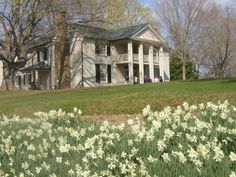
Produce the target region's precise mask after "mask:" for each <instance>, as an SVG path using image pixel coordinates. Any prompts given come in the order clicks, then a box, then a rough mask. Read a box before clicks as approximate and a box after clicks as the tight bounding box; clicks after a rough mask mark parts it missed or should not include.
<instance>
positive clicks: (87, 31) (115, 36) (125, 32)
mask: <svg viewBox="0 0 236 177" xmlns="http://www.w3.org/2000/svg"><path fill="white" fill-rule="evenodd" d="M69 26H70V28H72V29H73V30H71V31H73V32H75V31H77V32H78V33H80V34H81V35H82V36H84V37H88V38H92V39H101V40H108V41H116V40H121V39H130V38H132V37H135V36H136V35H137V34H139V33H141V32H142V31H143V30H144V29H146V28H148V27H149V29H150V30H151V31H152V32H153V33H154V35H156V36H157V37H158V38H159V39H160V40H161V42H164V39H163V38H162V37H161V36H160V35H159V34H158V33H157V32H156V31H155V30H154V29H153V28H152V27H151V25H150V24H148V23H145V24H140V25H136V26H131V27H126V28H121V29H117V30H113V31H109V30H106V29H103V28H99V27H93V26H88V25H82V24H69ZM71 34H72V33H71ZM72 36H73V35H72ZM52 40H53V35H49V36H43V37H41V38H39V39H38V40H36V41H34V42H33V43H32V48H37V47H40V46H44V45H46V44H48V43H50V42H52Z"/></svg>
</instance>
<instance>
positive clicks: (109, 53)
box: [107, 45, 111, 56]
mask: <svg viewBox="0 0 236 177" xmlns="http://www.w3.org/2000/svg"><path fill="white" fill-rule="evenodd" d="M107 56H111V47H110V45H108V46H107Z"/></svg>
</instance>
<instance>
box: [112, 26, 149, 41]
mask: <svg viewBox="0 0 236 177" xmlns="http://www.w3.org/2000/svg"><path fill="white" fill-rule="evenodd" d="M146 26H148V24H141V25H136V26H131V27H128V28H122V29H119V30H114V31H112V32H110V35H111V36H112V40H119V39H126V38H130V37H131V36H133V35H134V34H136V33H137V32H139V31H140V30H141V29H143V28H144V27H146Z"/></svg>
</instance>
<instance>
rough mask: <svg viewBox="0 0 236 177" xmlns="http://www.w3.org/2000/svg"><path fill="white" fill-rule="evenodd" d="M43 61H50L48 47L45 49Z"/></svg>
mask: <svg viewBox="0 0 236 177" xmlns="http://www.w3.org/2000/svg"><path fill="white" fill-rule="evenodd" d="M43 60H44V61H46V60H48V49H47V48H46V47H45V48H43Z"/></svg>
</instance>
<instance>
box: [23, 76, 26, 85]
mask: <svg viewBox="0 0 236 177" xmlns="http://www.w3.org/2000/svg"><path fill="white" fill-rule="evenodd" d="M25 84H26V77H25V74H24V75H23V85H25Z"/></svg>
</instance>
